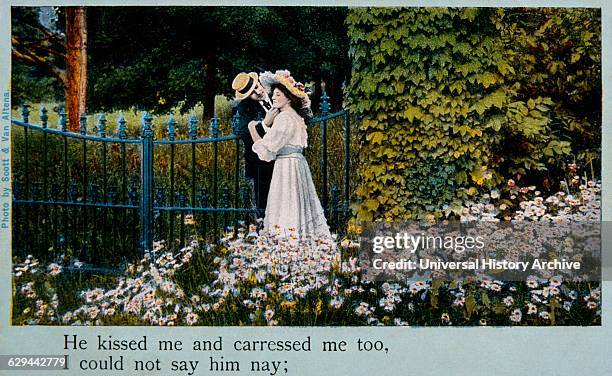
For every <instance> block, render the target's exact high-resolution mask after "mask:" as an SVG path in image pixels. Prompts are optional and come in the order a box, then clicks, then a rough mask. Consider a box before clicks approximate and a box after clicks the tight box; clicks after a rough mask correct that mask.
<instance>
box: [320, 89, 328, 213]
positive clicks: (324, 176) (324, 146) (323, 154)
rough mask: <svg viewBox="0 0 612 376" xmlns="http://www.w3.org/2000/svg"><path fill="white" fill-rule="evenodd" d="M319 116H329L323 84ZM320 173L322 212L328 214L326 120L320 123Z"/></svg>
mask: <svg viewBox="0 0 612 376" xmlns="http://www.w3.org/2000/svg"><path fill="white" fill-rule="evenodd" d="M321 92H322V94H321V116H323V117H325V116H327V115H329V97H328V96H327V93H326V92H325V82H322V83H321ZM321 172H322V180H323V181H322V185H323V187H322V190H321V201H322V204H323V210H324V211H326V212H327V213H329V211H328V210H329V208H328V207H327V120H323V121H322V122H321Z"/></svg>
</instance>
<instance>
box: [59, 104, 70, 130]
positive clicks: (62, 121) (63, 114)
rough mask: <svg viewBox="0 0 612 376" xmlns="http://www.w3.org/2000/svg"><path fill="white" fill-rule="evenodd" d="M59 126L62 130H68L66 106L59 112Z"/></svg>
mask: <svg viewBox="0 0 612 376" xmlns="http://www.w3.org/2000/svg"><path fill="white" fill-rule="evenodd" d="M59 126H60V129H61V130H62V132H66V131H67V130H68V127H67V126H66V110H65V109H64V107H61V109H60V112H59Z"/></svg>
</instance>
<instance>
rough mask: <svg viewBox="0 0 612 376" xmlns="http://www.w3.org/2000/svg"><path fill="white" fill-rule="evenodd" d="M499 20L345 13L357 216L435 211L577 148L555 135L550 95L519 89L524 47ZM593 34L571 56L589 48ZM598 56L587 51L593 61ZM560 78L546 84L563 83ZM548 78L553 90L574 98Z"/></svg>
mask: <svg viewBox="0 0 612 376" xmlns="http://www.w3.org/2000/svg"><path fill="white" fill-rule="evenodd" d="M555 12H557V11H556V10H554V11H552V10H551V11H549V13H551V14H552V15H553V16H554V15H556V17H558V18H560V19H563V20H564V22H568V23H569V24H571V25H574V26H575V27H578V25H580V22H581V21H582V20H584V19H587V18H589V17H592V16H593V14H591V13H588V12H587V13H584V14H583V15H582V16H580V17H573V16H572V13H571V12H572V10H566V11H565V10H564V11H558V12H557V13H555ZM563 12H566V13H563ZM545 14H546V13H545ZM503 16H504V10H503V9H497V10H495V9H486V8H480V9H472V8H462V9H453V8H436V9H434V8H429V9H428V8H414V9H413V8H411V9H400V8H357V9H351V10H350V11H349V14H348V16H347V26H348V35H349V42H350V49H349V54H350V57H351V60H352V62H353V70H352V75H351V82H350V85H349V87H348V95H349V100H348V104H349V108H350V110H351V111H352V112H354V113H355V114H356V115H357V116H360V117H362V120H363V121H362V123H361V126H360V129H359V131H360V145H361V146H360V149H361V151H362V159H361V160H362V162H363V163H362V165H361V166H360V168H359V173H360V175H359V177H360V182H359V187H358V188H357V192H356V194H357V196H358V197H359V198H360V199H361V203H360V204H359V205H357V207H356V209H357V218H358V220H361V221H370V220H404V219H410V218H424V217H426V216H427V215H428V214H431V213H434V214H435V216H439V215H440V212H439V210H440V208H441V207H442V206H444V205H447V206H449V207H452V208H458V207H460V206H461V205H462V202H465V201H466V200H469V199H470V198H471V197H473V196H475V195H476V194H477V193H478V192H484V191H488V190H489V189H491V188H493V187H496V186H499V185H500V184H502V183H503V182H505V181H506V180H507V178H510V177H513V178H517V179H518V178H520V176H519V175H518V174H520V175H522V176H524V175H526V174H528V173H530V172H533V171H542V170H546V169H548V168H551V167H554V168H556V167H558V166H559V167H560V165H559V164H558V162H563V158H567V157H569V156H570V155H571V154H572V152H573V151H575V150H573V149H572V145H573V144H572V142H571V140H570V139H568V136H569V134H570V133H569V132H563V131H558V128H559V126H558V123H559V116H558V114H559V113H561V112H563V111H566V110H564V109H561V110H559V107H558V105H557V104H558V103H559V102H558V99H556V98H551V97H548V96H547V95H549V94H550V93H549V92H542V93H540V92H539V91H533V90H532V91H529V90H527V88H528V85H524V84H523V82H524V81H528V80H531V77H530V76H527V74H526V70H525V69H526V63H525V61H523V60H522V59H521V58H524V57H525V55H524V54H522V51H521V47H522V46H525V45H526V44H527V42H524V43H523V44H521V43H518V45H517V46H514V45H513V43H515V42H514V40H515V39H517V38H518V35H519V34H520V33H519V32H514V33H512V32H503V31H500V30H503V29H504V28H506V27H509V28H510V29H512V26H508V25H507V24H506V23H505V22H506V21H504V18H503ZM572 17H573V18H572ZM596 24H597V22H596V20H592V25H596ZM593 27H594V26H593ZM558 29H560V26H557V28H556V29H555V30H556V32H557V33H558V32H559V30H558ZM591 29H592V28H591ZM567 34H568V35H570V34H571V32H568V33H567ZM572 35H573V34H572ZM591 37H593V35H591ZM551 38H553V37H551V36H550V35H543V36H540V38H539V39H538V42H539V43H544V40H548V39H551ZM595 40H596V38H595V37H593V41H584V42H583V44H582V45H578V46H576V49H575V50H572V51H573V52H576V51H586V50H588V51H590V54H591V55H593V54H595V52H596V49H592V48H590V47H591V44H593V45H594V41H595ZM549 43H550V42H549ZM587 47H589V48H587ZM546 53H548V54H550V51H548V52H546ZM583 54H587V52H583ZM591 55H590V56H591ZM552 56H555V57H556V55H552ZM580 56H582V55H580ZM562 58H563V57H562ZM574 59H577V57H574ZM585 59H587V58H585ZM588 59H591V58H590V57H588ZM596 63H597V56H593V59H591V60H589V64H590V67H591V68H592V69H596V68H597V64H596ZM533 64H539V62H536V61H534V62H533ZM551 64H552V63H551ZM553 65H554V64H553ZM572 69H574V70H576V67H573V68H572ZM556 72H558V70H557V71H556ZM593 74H594V73H593ZM564 75H565V74H564V73H559V74H557V75H555V76H553V77H542V79H543V80H544V79H546V80H550V81H551V82H560V81H561V79H562V78H563V77H564ZM568 75H569V73H568ZM576 75H577V76H580V79H579V81H582V80H585V79H586V77H593V75H592V74H585V75H579V74H576ZM549 85H550V87H551V92H552V91H554V90H556V92H557V93H558V96H560V97H563V96H568V95H571V94H569V93H567V94H566V93H565V91H564V90H566V89H567V88H559V87H556V89H554V90H553V89H552V87H554V84H552V83H551V84H549ZM557 86H558V85H557ZM578 86H579V87H581V88H583V89H585V90H586V91H589V90H590V89H589V88H586V87H585V86H584V84H579V85H578ZM595 86H596V85H595ZM594 92H595V93H596V90H594ZM594 95H596V94H594ZM555 100H557V102H555ZM585 127H586V126H585ZM566 129H568V128H566ZM574 130H577V129H574ZM588 132H593V133H596V130H593V129H589V131H588ZM588 132H587V134H588ZM580 146H582V147H584V143H583V144H576V147H580ZM442 166H446V167H442ZM421 169H422V170H423V171H420V170H421ZM553 171H554V170H553ZM530 176H532V177H534V176H535V177H537V175H535V174H530ZM555 178H556V177H555V175H554V174H553V176H549V179H555ZM550 183H552V182H549V183H548V186H550ZM427 191H429V192H427Z"/></svg>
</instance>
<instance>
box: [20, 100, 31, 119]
mask: <svg viewBox="0 0 612 376" xmlns="http://www.w3.org/2000/svg"><path fill="white" fill-rule="evenodd" d="M21 117H22V118H23V122H24V123H28V122H29V121H30V105H29V104H23V105H22V106H21Z"/></svg>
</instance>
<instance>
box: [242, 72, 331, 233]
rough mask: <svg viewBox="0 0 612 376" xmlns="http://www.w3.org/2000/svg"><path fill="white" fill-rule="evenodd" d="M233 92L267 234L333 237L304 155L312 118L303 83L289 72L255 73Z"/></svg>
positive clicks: (246, 76)
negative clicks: (308, 128)
mask: <svg viewBox="0 0 612 376" xmlns="http://www.w3.org/2000/svg"><path fill="white" fill-rule="evenodd" d="M232 88H233V89H234V90H235V92H236V101H237V102H238V103H237V105H236V111H237V113H238V116H239V122H238V123H237V124H236V126H235V128H234V133H235V134H236V135H238V136H239V137H240V138H241V139H242V141H243V142H244V145H245V167H246V176H247V178H250V179H253V181H254V185H255V202H256V206H257V209H258V210H257V212H258V216H259V217H261V216H262V215H263V217H264V228H263V231H264V233H265V234H267V235H281V236H292V235H293V236H297V237H298V238H300V239H314V238H316V239H319V238H331V234H330V231H329V227H328V225H327V221H326V219H325V215H324V212H323V208H322V206H321V203H320V201H319V198H318V197H317V192H316V190H315V186H314V183H313V181H312V176H311V173H310V168H309V166H308V163H307V162H306V159H305V158H304V155H303V151H304V148H305V147H306V146H307V145H308V135H307V131H306V123H305V121H306V120H308V119H310V118H312V110H311V109H310V99H309V98H308V94H307V93H306V91H305V90H304V85H302V84H301V83H299V82H296V81H295V80H294V79H293V78H292V77H291V76H290V74H289V72H288V71H277V72H276V73H271V72H264V73H262V74H259V75H258V74H257V73H254V72H251V73H239V74H238V75H237V76H236V78H235V79H234V81H233V82H232ZM270 96H271V100H270ZM264 210H265V213H264Z"/></svg>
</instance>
